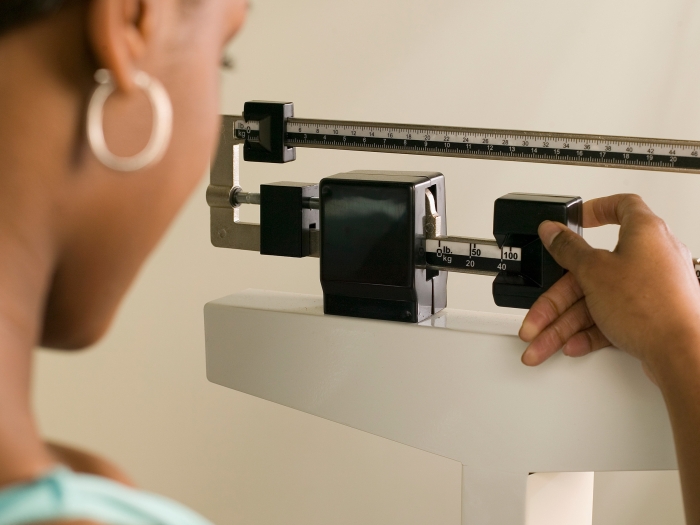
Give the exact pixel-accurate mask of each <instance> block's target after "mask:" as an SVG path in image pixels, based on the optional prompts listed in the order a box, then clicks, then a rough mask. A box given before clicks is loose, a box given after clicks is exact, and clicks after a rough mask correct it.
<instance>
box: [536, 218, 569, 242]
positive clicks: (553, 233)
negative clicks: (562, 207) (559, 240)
mask: <svg viewBox="0 0 700 525" xmlns="http://www.w3.org/2000/svg"><path fill="white" fill-rule="evenodd" d="M564 228H566V226H564V225H563V224H562V223H560V222H554V221H544V222H543V223H542V224H540V227H539V228H538V230H537V233H539V235H540V239H542V244H544V245H545V246H546V247H547V248H549V246H550V245H551V244H552V243H553V242H554V239H556V237H557V235H559V234H560V233H561V232H562V231H564Z"/></svg>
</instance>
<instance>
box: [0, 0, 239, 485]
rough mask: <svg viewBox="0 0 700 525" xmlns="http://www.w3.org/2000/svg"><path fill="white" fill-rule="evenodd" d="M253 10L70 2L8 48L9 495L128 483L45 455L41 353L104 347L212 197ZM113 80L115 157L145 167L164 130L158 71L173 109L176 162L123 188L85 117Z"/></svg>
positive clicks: (170, 2) (5, 335) (1, 391)
mask: <svg viewBox="0 0 700 525" xmlns="http://www.w3.org/2000/svg"><path fill="white" fill-rule="evenodd" d="M246 8H247V4H246V2H245V1H243V0H66V2H65V3H64V5H63V7H61V9H60V10H59V11H58V12H56V13H55V14H52V15H50V16H48V17H46V18H43V19H41V20H37V21H33V22H31V23H28V24H26V25H22V26H19V27H16V28H13V29H12V30H11V31H10V32H7V33H4V34H2V35H0V71H3V74H2V75H0V115H2V119H0V251H1V252H2V256H1V257H0V488H1V487H2V486H4V485H7V484H10V483H15V482H21V481H25V480H30V479H32V478H34V477H36V476H38V475H40V474H42V473H43V472H45V471H46V470H47V469H49V468H51V467H52V466H54V465H55V464H56V463H57V462H59V461H60V462H63V463H67V464H69V465H71V466H73V467H74V468H75V469H77V470H82V471H88V472H92V473H98V474H101V475H104V476H108V477H112V478H114V479H117V480H119V481H122V482H128V478H127V477H126V476H125V475H124V474H123V473H122V472H121V471H119V469H118V468H117V467H115V466H113V465H111V464H110V463H108V462H106V461H105V460H102V459H100V458H97V457H95V456H91V455H90V454H87V453H83V452H79V451H75V450H72V449H70V448H69V447H65V446H61V445H49V444H47V443H45V442H44V441H43V439H42V438H41V436H40V435H39V432H38V430H37V426H36V423H35V419H34V415H33V414H32V411H31V402H30V390H31V385H30V379H31V358H32V351H33V348H34V347H36V346H37V345H43V346H46V347H50V348H56V349H63V350H75V349H81V348H84V347H87V346H89V345H91V344H92V343H94V342H95V341H97V340H98V339H99V338H100V337H101V336H102V334H103V333H104V332H105V330H106V329H107V328H108V326H109V324H110V321H111V319H112V317H113V315H114V312H115V310H116V308H117V306H118V304H119V302H120V300H121V298H122V296H123V295H124V293H125V291H126V290H127V288H128V286H129V284H130V283H131V281H132V280H133V279H134V277H135V275H136V273H137V271H138V270H139V267H140V266H141V264H142V262H143V261H144V259H145V258H146V257H147V255H148V254H149V252H150V251H151V250H152V248H153V247H154V245H155V244H156V243H157V242H158V240H159V239H160V238H161V236H162V235H163V233H164V231H165V230H166V228H167V227H168V225H169V224H170V222H171V220H172V219H173V217H174V216H175V214H176V213H177V212H178V210H179V209H180V207H181V206H182V204H183V203H184V202H185V200H186V198H187V197H188V195H189V194H190V192H191V191H192V189H193V188H194V187H195V186H196V184H197V183H198V181H199V180H200V177H201V176H202V175H203V174H204V173H205V171H206V167H207V164H208V161H209V158H210V155H211V154H212V152H213V150H214V148H215V147H216V138H217V131H218V122H219V120H218V102H219V93H218V86H219V64H220V59H221V53H222V50H223V47H224V45H225V44H226V43H227V42H228V41H229V40H230V39H231V38H232V37H233V35H234V34H235V33H236V31H237V30H238V28H239V27H240V25H241V24H242V22H243V19H244V17H245V13H246ZM99 68H106V69H108V70H110V71H111V72H112V75H113V77H114V79H115V82H116V85H117V91H116V93H115V95H114V96H112V97H111V98H110V99H109V101H108V103H107V106H106V109H105V134H106V137H107V142H108V145H109V147H110V149H111V150H112V151H113V152H114V153H116V154H118V155H132V154H134V153H136V152H138V151H140V150H141V149H142V148H143V147H144V146H145V144H146V142H147V140H148V137H149V134H150V130H151V111H150V106H149V104H148V102H147V99H146V98H145V97H144V95H143V93H142V92H141V91H140V90H139V89H138V88H137V87H136V86H135V84H134V73H135V71H137V70H143V71H145V72H146V73H148V74H149V75H151V76H152V77H155V78H157V79H158V80H160V82H161V83H162V84H163V85H164V86H165V88H166V90H167V91H168V93H169V96H170V99H171V101H172V105H173V112H174V127H173V132H172V139H171V142H170V145H169V147H168V150H167V152H166V154H165V156H164V157H163V159H162V160H161V161H160V162H159V163H157V164H156V165H153V166H152V167H148V168H144V169H141V170H138V171H136V172H133V173H117V172H114V171H111V170H110V169H108V168H106V167H104V166H103V165H102V164H100V163H99V162H98V161H97V160H96V159H95V158H94V156H93V155H92V153H91V151H90V149H89V147H88V145H87V140H86V134H85V124H84V122H85V110H86V105H87V102H88V100H89V98H90V95H91V93H92V90H93V89H94V87H95V81H94V79H93V75H94V73H95V71H96V70H97V69H99Z"/></svg>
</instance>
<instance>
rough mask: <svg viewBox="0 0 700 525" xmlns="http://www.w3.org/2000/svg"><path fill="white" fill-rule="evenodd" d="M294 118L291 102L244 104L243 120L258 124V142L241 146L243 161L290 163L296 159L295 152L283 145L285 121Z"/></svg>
mask: <svg viewBox="0 0 700 525" xmlns="http://www.w3.org/2000/svg"><path fill="white" fill-rule="evenodd" d="M293 116H294V104H293V103H291V102H261V101H253V102H246V103H245V105H244V106H243V118H244V119H245V121H246V122H248V121H250V120H257V121H258V122H259V123H260V141H259V142H248V141H247V140H246V141H245V144H244V145H243V160H246V161H249V162H274V163H282V162H290V161H293V160H295V159H296V150H295V149H294V148H288V147H287V146H285V145H284V137H285V133H286V131H287V130H286V128H287V119H288V118H291V117H293Z"/></svg>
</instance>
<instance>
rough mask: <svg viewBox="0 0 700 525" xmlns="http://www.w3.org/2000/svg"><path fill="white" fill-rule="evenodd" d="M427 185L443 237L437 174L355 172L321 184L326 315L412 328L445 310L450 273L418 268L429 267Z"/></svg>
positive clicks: (442, 204)
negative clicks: (425, 228) (425, 245)
mask: <svg viewBox="0 0 700 525" xmlns="http://www.w3.org/2000/svg"><path fill="white" fill-rule="evenodd" d="M427 188H430V189H431V191H432V192H433V194H434V196H435V200H436V204H437V211H438V213H439V214H440V215H441V216H442V217H443V221H442V231H441V232H440V233H441V234H442V235H446V233H447V231H446V228H447V226H446V221H445V179H444V177H443V175H442V174H440V173H435V172H392V171H353V172H350V173H342V174H339V175H334V176H332V177H328V178H325V179H323V180H322V181H321V184H320V193H321V210H320V211H321V214H320V215H321V285H322V287H323V306H324V312H325V313H327V314H332V315H345V316H352V317H366V318H371V319H384V320H389V321H403V322H413V323H415V322H419V321H422V320H424V319H426V318H428V317H430V316H431V315H432V314H433V313H435V312H438V311H440V310H442V309H443V308H445V306H446V305H447V272H436V271H434V270H426V269H420V268H416V266H417V265H421V264H423V265H424V264H425V252H424V248H423V218H424V216H425V190H426V189H427Z"/></svg>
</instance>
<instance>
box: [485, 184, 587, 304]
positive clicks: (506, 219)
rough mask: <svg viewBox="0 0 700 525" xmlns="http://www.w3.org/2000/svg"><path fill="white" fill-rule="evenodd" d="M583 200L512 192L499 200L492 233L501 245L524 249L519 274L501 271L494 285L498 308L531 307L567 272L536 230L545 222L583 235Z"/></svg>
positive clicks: (495, 209)
mask: <svg viewBox="0 0 700 525" xmlns="http://www.w3.org/2000/svg"><path fill="white" fill-rule="evenodd" d="M582 211H583V201H582V200H581V197H572V196H562V195H539V194H530V193H509V194H508V195H505V196H503V197H501V198H500V199H498V200H496V202H495V204H494V213H493V234H494V237H495V238H496V241H497V242H498V245H499V246H512V247H515V248H521V249H522V258H521V260H522V266H521V271H520V273H517V274H516V273H510V272H501V273H499V274H498V276H497V277H496V279H495V280H494V282H493V299H494V301H495V303H496V304H497V305H498V306H507V307H511V308H530V307H531V306H532V304H533V303H534V302H535V301H536V300H537V298H538V297H539V296H540V295H542V294H543V293H544V292H545V291H546V290H548V289H549V287H550V286H552V285H553V284H554V283H555V282H557V281H558V280H559V279H560V278H561V277H562V276H563V275H564V273H566V270H564V269H563V268H562V267H561V266H559V265H558V264H557V263H556V261H554V259H553V258H552V256H551V255H550V254H549V252H548V251H547V250H546V249H545V247H544V246H543V245H542V241H540V238H539V236H538V235H537V228H538V227H539V225H540V224H541V223H542V222H543V221H547V220H549V221H556V222H561V223H562V224H566V225H567V226H568V227H569V228H570V229H571V230H573V231H574V232H576V233H578V234H579V235H580V234H581V233H582V223H583V220H582Z"/></svg>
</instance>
